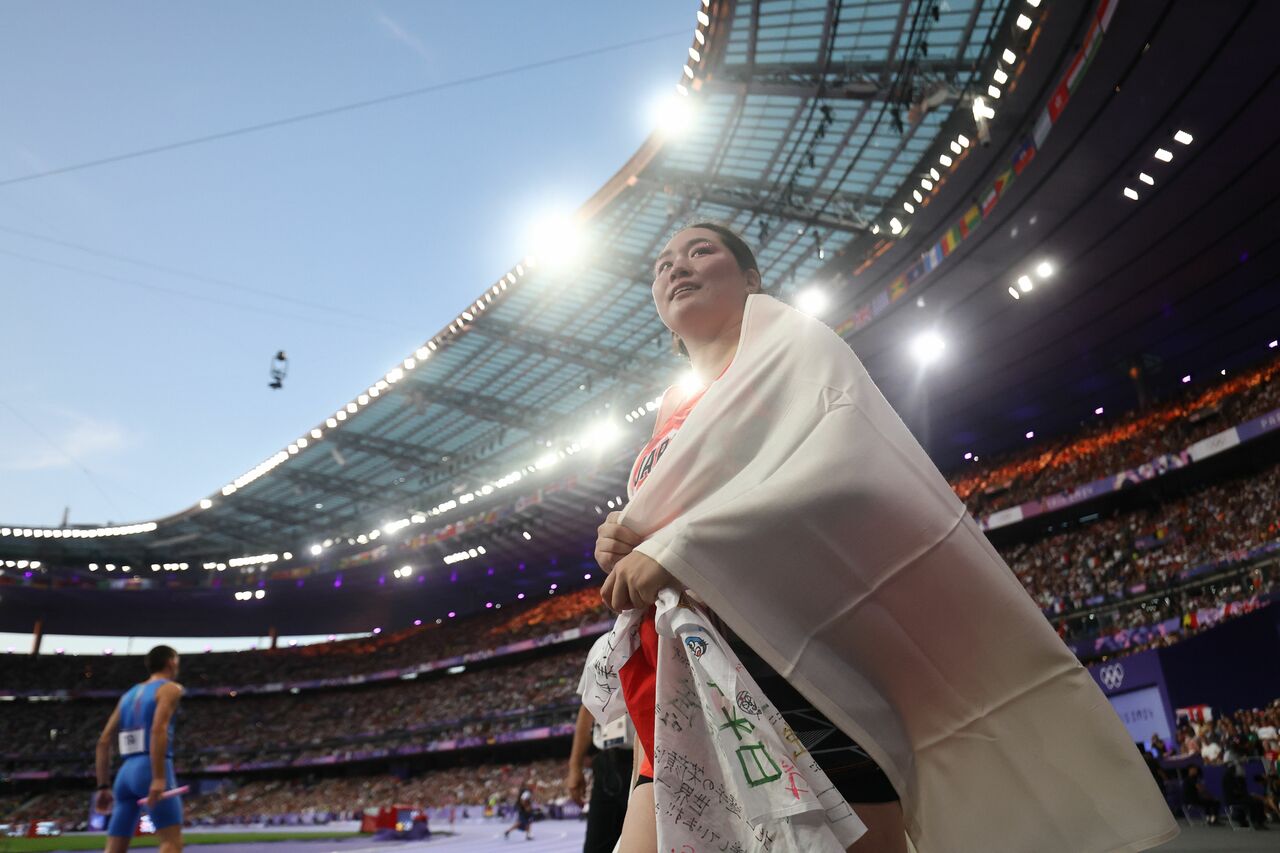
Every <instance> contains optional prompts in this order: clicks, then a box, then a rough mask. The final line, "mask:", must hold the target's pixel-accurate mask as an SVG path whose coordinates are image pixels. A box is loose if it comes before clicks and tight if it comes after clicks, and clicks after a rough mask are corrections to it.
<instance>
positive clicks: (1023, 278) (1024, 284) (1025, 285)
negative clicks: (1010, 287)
mask: <svg viewBox="0 0 1280 853" xmlns="http://www.w3.org/2000/svg"><path fill="white" fill-rule="evenodd" d="M1031 288H1032V284H1031V276H1029V275H1020V276H1018V289H1019V290H1021V291H1022V292H1023V293H1030V292H1031Z"/></svg>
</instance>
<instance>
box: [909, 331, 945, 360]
mask: <svg viewBox="0 0 1280 853" xmlns="http://www.w3.org/2000/svg"><path fill="white" fill-rule="evenodd" d="M946 348H947V342H946V341H944V340H943V339H942V336H941V335H939V334H938V333H937V332H921V333H920V334H919V335H916V337H915V340H913V341H912V342H911V354H912V355H913V356H915V359H916V361H918V362H920V366H921V367H928V366H929V365H930V364H933V363H934V362H935V361H937V360H938V359H939V358H941V357H942V351H943V350H944V349H946Z"/></svg>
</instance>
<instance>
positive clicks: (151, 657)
mask: <svg viewBox="0 0 1280 853" xmlns="http://www.w3.org/2000/svg"><path fill="white" fill-rule="evenodd" d="M177 656H178V652H177V650H176V649H174V648H173V647H172V646H156V647H155V648H154V649H152V650H151V651H149V652H147V674H148V675H155V674H156V673H157V672H159V671H160V670H162V669H164V668H165V667H166V666H168V665H169V661H171V660H173V659H174V658H176V657H177Z"/></svg>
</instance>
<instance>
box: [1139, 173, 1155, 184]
mask: <svg viewBox="0 0 1280 853" xmlns="http://www.w3.org/2000/svg"><path fill="white" fill-rule="evenodd" d="M1138 180H1140V181H1142V182H1143V183H1144V184H1146V185H1147V186H1149V187H1154V186H1155V185H1156V179H1155V178H1153V177H1151V176H1150V175H1148V174H1147V173H1146V172H1139V173H1138Z"/></svg>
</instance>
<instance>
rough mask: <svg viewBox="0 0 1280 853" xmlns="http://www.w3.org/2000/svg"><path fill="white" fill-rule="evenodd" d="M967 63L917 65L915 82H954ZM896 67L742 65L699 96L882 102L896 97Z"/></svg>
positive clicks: (725, 71) (718, 76) (721, 73)
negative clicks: (887, 98)
mask: <svg viewBox="0 0 1280 853" xmlns="http://www.w3.org/2000/svg"><path fill="white" fill-rule="evenodd" d="M968 66H969V63H967V62H966V61H965V60H963V59H959V58H945V59H942V58H939V59H927V58H921V59H918V60H916V62H915V67H914V69H913V71H914V79H916V80H931V79H932V80H937V81H939V82H941V81H946V80H954V79H956V78H957V77H958V76H959V75H960V74H961V72H963V71H965V70H967V69H968ZM897 71H898V63H897V62H896V61H895V62H886V61H883V60H880V61H874V62H873V61H865V62H833V63H832V64H831V67H830V68H829V69H826V73H825V74H824V69H823V66H822V63H819V62H814V63H799V64H795V65H777V64H770V65H759V64H756V65H754V66H749V65H739V66H727V67H723V68H720V69H717V70H716V73H715V74H714V75H713V76H711V77H710V78H709V79H707V80H705V81H703V83H702V88H701V91H703V92H709V93H714V94H733V95H782V96H786V97H793V98H814V97H817V96H818V94H819V93H821V94H822V97H824V98H826V99H828V100H832V101H841V100H845V101H850V100H851V101H866V100H883V99H884V98H886V97H888V96H889V94H890V93H891V91H892V87H893V80H894V79H895V78H896V75H897Z"/></svg>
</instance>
